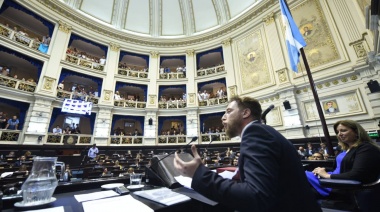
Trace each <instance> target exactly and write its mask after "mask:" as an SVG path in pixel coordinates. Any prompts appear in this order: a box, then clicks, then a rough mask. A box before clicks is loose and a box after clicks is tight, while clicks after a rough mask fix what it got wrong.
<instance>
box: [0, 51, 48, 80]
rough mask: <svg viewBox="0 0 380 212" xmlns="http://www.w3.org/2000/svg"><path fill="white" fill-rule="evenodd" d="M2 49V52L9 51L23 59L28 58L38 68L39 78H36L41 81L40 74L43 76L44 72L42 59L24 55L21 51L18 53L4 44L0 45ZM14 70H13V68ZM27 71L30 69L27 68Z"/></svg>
mask: <svg viewBox="0 0 380 212" xmlns="http://www.w3.org/2000/svg"><path fill="white" fill-rule="evenodd" d="M0 51H2V52H5V53H8V54H11V55H14V56H16V57H18V58H21V59H23V60H26V61H28V62H29V63H30V64H32V65H33V66H35V67H36V68H37V71H38V72H37V75H38V78H37V79H36V80H37V82H38V81H39V79H40V76H41V72H42V66H43V65H44V63H43V62H42V61H39V60H36V59H33V58H31V57H28V56H26V55H23V54H21V53H18V52H16V51H13V50H10V49H8V48H5V47H3V46H0ZM11 71H12V70H11ZM25 71H28V70H25Z"/></svg>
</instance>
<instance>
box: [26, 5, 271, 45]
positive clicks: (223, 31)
mask: <svg viewBox="0 0 380 212" xmlns="http://www.w3.org/2000/svg"><path fill="white" fill-rule="evenodd" d="M37 2H38V3H40V4H42V5H44V6H45V7H46V8H48V9H49V10H51V11H53V12H54V13H58V14H59V15H61V16H63V17H66V18H68V19H69V20H71V21H73V22H75V23H77V24H79V25H81V26H82V27H84V28H87V29H89V30H91V31H94V32H96V33H99V34H102V35H104V36H107V37H110V38H114V39H117V40H120V41H121V42H127V43H131V44H136V45H145V46H152V47H181V46H189V45H195V44H199V43H204V42H207V41H210V40H215V39H217V38H221V37H223V36H226V35H228V34H230V33H231V32H233V31H235V30H236V29H239V28H242V27H243V26H244V25H245V24H246V23H248V22H250V21H251V20H253V19H255V18H256V17H257V16H258V15H260V14H263V13H265V12H266V11H268V8H273V7H274V6H277V3H278V1H277V0H263V1H262V2H260V3H259V4H258V5H256V6H255V7H254V8H252V9H251V10H249V11H248V12H246V13H244V14H242V15H241V16H240V17H238V18H236V19H234V20H232V21H231V22H229V23H227V24H225V25H223V26H221V27H219V28H216V29H215V30H211V31H208V32H206V33H200V34H199V35H194V36H186V37H185V36H184V37H173V38H170V37H169V38H167V37H165V38H159V37H143V36H138V35H135V34H132V33H128V32H125V31H120V30H117V29H114V28H111V27H109V26H106V25H103V24H101V23H98V22H97V21H95V20H92V19H90V18H88V17H85V16H83V15H81V14H79V13H78V12H76V11H74V10H73V9H72V8H70V7H69V6H67V5H66V4H64V3H62V2H60V1H50V0H37ZM24 5H26V6H29V7H32V8H36V7H37V8H38V7H39V5H37V4H36V3H35V2H34V1H33V2H32V1H27V2H24ZM40 10H41V9H40ZM55 18H57V19H59V17H57V14H55Z"/></svg>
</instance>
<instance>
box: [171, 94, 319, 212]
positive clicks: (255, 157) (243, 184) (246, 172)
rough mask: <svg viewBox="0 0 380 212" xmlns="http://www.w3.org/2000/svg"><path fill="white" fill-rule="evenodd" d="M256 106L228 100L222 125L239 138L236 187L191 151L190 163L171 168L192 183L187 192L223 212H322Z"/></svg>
mask: <svg viewBox="0 0 380 212" xmlns="http://www.w3.org/2000/svg"><path fill="white" fill-rule="evenodd" d="M261 113H262V109H261V105H260V103H259V101H258V100H256V99H254V98H251V97H242V98H240V97H238V96H234V97H232V98H231V99H230V102H229V104H228V106H227V109H226V112H225V114H224V115H223V117H222V122H223V125H224V127H225V128H226V134H227V136H229V137H230V138H234V137H237V136H240V137H241V143H240V156H239V165H238V169H239V170H238V171H239V174H240V181H239V182H236V181H235V180H231V179H224V178H223V177H221V176H219V175H218V174H217V173H215V172H213V171H211V170H210V169H208V168H207V167H205V166H204V165H202V161H201V157H200V156H199V154H198V152H197V149H196V146H195V145H192V147H191V150H192V152H193V155H194V159H193V160H191V161H188V162H184V161H183V160H181V159H180V158H179V156H178V154H177V153H175V158H174V166H175V168H176V169H177V170H178V171H179V172H180V173H181V174H182V175H183V176H187V177H191V178H192V183H191V187H192V188H193V189H194V190H195V191H197V192H199V193H200V194H202V195H204V196H206V197H208V198H210V199H212V200H214V201H217V202H219V204H220V205H221V206H223V208H224V210H223V211H227V209H229V210H230V211H250V212H251V211H266V212H279V211H292V212H298V211H299V212H304V211H308V212H314V211H321V208H320V206H319V205H318V203H317V200H316V198H315V196H314V195H313V193H312V191H311V189H310V186H309V184H308V182H307V179H306V176H305V172H304V170H303V167H302V164H301V161H300V159H299V156H298V153H297V151H296V149H295V148H294V146H293V145H292V144H291V143H290V142H289V141H288V140H287V139H286V138H284V137H283V136H282V135H281V134H280V133H279V132H277V131H276V130H275V129H273V128H272V127H270V126H268V125H264V124H262V123H261V121H260V120H261Z"/></svg>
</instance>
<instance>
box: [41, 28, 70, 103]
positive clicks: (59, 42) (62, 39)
mask: <svg viewBox="0 0 380 212" xmlns="http://www.w3.org/2000/svg"><path fill="white" fill-rule="evenodd" d="M70 31H71V26H69V25H67V24H66V23H64V22H62V21H59V22H58V30H57V27H56V28H55V30H54V33H53V38H52V40H51V42H50V49H49V54H50V59H49V61H47V62H46V63H45V64H44V66H43V68H42V72H41V76H40V79H39V82H40V83H38V85H37V91H36V92H37V93H41V94H42V93H44V94H47V95H49V96H55V93H56V89H57V85H58V83H59V82H58V79H59V75H60V73H61V66H60V63H61V60H62V59H63V58H64V56H65V54H66V48H67V45H68V43H69V40H70ZM41 82H42V83H41Z"/></svg>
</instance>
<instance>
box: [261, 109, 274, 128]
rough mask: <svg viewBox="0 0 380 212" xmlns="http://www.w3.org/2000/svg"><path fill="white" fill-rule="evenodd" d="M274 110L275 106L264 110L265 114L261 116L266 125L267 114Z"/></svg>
mask: <svg viewBox="0 0 380 212" xmlns="http://www.w3.org/2000/svg"><path fill="white" fill-rule="evenodd" d="M273 108H274V105H269V107H268V108H267V109H266V110H264V112H263V114H262V115H261V120H262V121H263V122H264V124H267V120H266V118H265V117H266V116H267V114H268V113H269V112H270V111H271V110H272V109H273Z"/></svg>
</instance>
